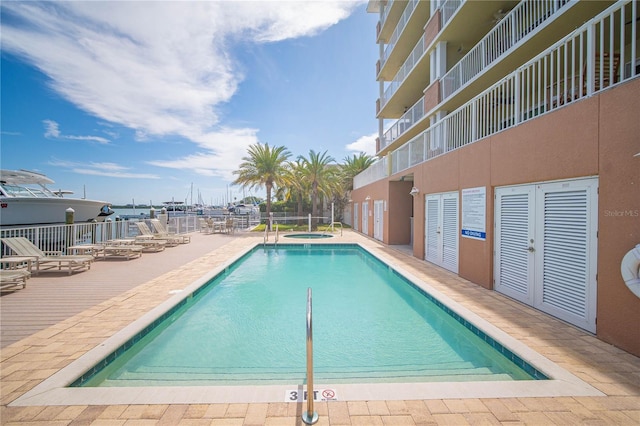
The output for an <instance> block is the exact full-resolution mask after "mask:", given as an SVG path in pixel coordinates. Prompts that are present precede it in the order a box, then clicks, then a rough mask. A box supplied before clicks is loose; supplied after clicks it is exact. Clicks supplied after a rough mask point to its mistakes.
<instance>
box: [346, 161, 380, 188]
mask: <svg viewBox="0 0 640 426" xmlns="http://www.w3.org/2000/svg"><path fill="white" fill-rule="evenodd" d="M375 162H376V157H373V156H371V155H369V154H365V153H364V152H361V153H360V154H358V155H356V154H353V156H351V157H345V158H344V164H343V165H342V181H343V184H344V190H345V192H347V191H353V178H354V177H356V175H358V174H359V173H360V172H362V171H364V170H366V169H367V168H369V166H371V165H372V164H373V163H375Z"/></svg>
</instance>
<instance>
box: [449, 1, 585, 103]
mask: <svg viewBox="0 0 640 426" xmlns="http://www.w3.org/2000/svg"><path fill="white" fill-rule="evenodd" d="M572 1H576V0H572ZM567 3H569V1H568V0H525V1H523V2H521V3H519V4H518V5H517V6H516V7H515V8H514V9H513V10H511V12H509V13H508V14H507V15H506V16H505V17H504V18H503V19H502V20H501V21H500V22H499V23H497V24H496V26H495V27H494V28H493V29H492V30H491V31H490V32H489V33H488V34H487V35H486V36H485V37H484V38H483V39H482V40H481V41H480V42H479V43H478V44H476V45H475V47H474V48H473V49H471V50H470V51H469V53H467V54H466V55H465V56H464V57H463V58H462V59H461V60H460V61H459V62H458V63H457V64H456V65H454V66H453V67H452V68H451V69H450V70H449V71H448V72H447V73H446V74H445V75H444V76H443V77H442V79H441V80H440V93H441V94H442V100H445V99H447V98H448V97H450V96H451V95H452V94H454V93H455V92H457V91H458V90H459V89H460V88H462V87H463V86H465V85H466V84H467V83H469V82H470V81H472V80H473V79H474V78H475V77H476V76H477V75H479V74H480V73H481V72H482V71H483V70H484V69H485V68H486V67H487V66H489V65H490V64H491V63H493V62H495V61H496V60H497V59H498V58H500V57H501V56H502V55H503V54H504V53H505V52H507V51H508V50H509V49H511V48H512V47H513V46H514V45H515V44H516V43H517V42H519V41H520V40H522V39H523V38H525V37H526V36H527V35H528V34H529V33H531V32H533V31H534V30H535V29H536V28H539V27H540V26H541V25H542V24H543V23H544V22H545V21H547V20H548V19H549V18H551V17H552V16H553V15H554V14H556V13H562V11H563V10H564V8H565V7H566V5H567Z"/></svg>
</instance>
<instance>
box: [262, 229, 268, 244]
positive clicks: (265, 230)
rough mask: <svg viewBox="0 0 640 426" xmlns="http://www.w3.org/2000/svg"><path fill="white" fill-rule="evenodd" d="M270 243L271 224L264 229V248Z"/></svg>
mask: <svg viewBox="0 0 640 426" xmlns="http://www.w3.org/2000/svg"><path fill="white" fill-rule="evenodd" d="M267 241H269V224H267V226H265V227H264V237H263V238H262V245H263V246H264V245H265V244H267Z"/></svg>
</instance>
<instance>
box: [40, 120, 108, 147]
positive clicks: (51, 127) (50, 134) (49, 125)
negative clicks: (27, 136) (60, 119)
mask: <svg viewBox="0 0 640 426" xmlns="http://www.w3.org/2000/svg"><path fill="white" fill-rule="evenodd" d="M42 123H44V128H45V131H44V136H45V137H46V138H52V139H67V140H74V141H90V142H98V143H100V144H108V143H109V140H108V139H105V138H103V137H100V136H74V135H63V134H62V133H61V132H60V126H59V125H58V123H56V122H55V121H53V120H42Z"/></svg>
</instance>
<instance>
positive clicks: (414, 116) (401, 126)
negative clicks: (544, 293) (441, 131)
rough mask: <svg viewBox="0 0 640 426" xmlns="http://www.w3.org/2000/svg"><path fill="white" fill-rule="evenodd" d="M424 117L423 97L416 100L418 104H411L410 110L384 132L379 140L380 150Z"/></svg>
mask: <svg viewBox="0 0 640 426" xmlns="http://www.w3.org/2000/svg"><path fill="white" fill-rule="evenodd" d="M424 115H425V112H424V97H421V98H420V99H418V102H416V103H415V104H413V106H412V107H411V108H409V109H408V110H407V112H405V113H404V114H403V115H402V117H400V119H399V120H398V121H396V122H395V123H393V125H392V126H391V127H390V128H389V129H388V130H387V131H386V132H384V135H383V136H382V139H381V140H380V150H382V149H383V148H385V147H387V146H388V145H390V144H391V142H393V141H394V140H396V139H397V138H398V137H399V136H400V135H402V134H403V133H404V132H406V131H407V130H408V129H410V128H411V127H412V126H413V125H414V124H416V123H417V122H418V121H420V120H421V119H422V118H423V117H424Z"/></svg>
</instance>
